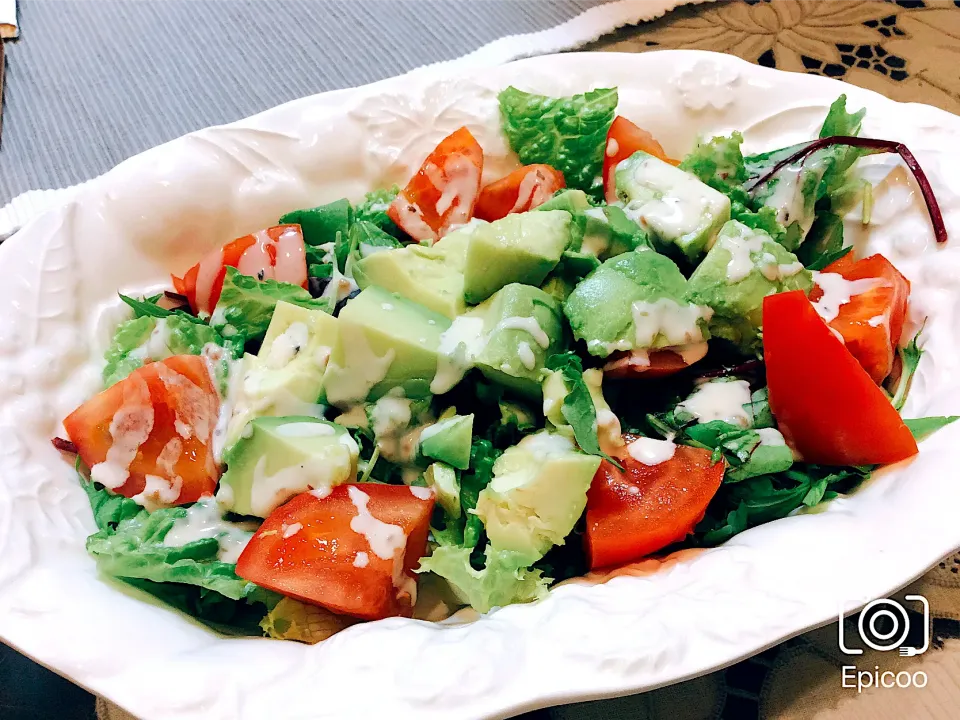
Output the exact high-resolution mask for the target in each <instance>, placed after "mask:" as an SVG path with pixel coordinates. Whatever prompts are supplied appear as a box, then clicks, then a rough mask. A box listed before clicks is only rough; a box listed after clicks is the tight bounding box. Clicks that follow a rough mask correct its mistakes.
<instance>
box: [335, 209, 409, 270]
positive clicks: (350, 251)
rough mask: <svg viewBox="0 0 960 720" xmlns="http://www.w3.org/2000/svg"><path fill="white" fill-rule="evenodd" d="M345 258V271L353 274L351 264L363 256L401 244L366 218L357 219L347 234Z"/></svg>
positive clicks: (391, 248) (398, 246) (392, 248)
mask: <svg viewBox="0 0 960 720" xmlns="http://www.w3.org/2000/svg"><path fill="white" fill-rule="evenodd" d="M347 238H348V242H349V244H348V246H347V259H346V269H345V272H346V274H347V275H349V276H351V277H352V276H353V265H354V264H355V263H357V262H358V261H360V260H362V259H363V258H365V257H369V256H370V255H373V254H374V253H377V252H381V251H383V250H394V249H396V248H401V247H403V244H402V243H401V242H400V241H399V240H397V239H396V238H395V237H393V235H390V234H389V233H387V232H385V231H383V230H381V229H380V228H379V227H378V226H377V225H375V224H374V223H372V222H368V221H367V220H357V221H356V222H355V223H354V224H353V226H351V228H350V232H349V233H348V234H347Z"/></svg>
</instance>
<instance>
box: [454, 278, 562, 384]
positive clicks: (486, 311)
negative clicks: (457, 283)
mask: <svg viewBox="0 0 960 720" xmlns="http://www.w3.org/2000/svg"><path fill="white" fill-rule="evenodd" d="M469 314H470V315H472V316H474V317H481V318H483V331H482V332H483V337H484V338H485V340H484V342H483V345H482V348H481V349H480V351H479V352H478V353H477V354H476V356H475V358H474V363H475V365H476V367H477V368H478V369H479V370H480V372H482V373H483V374H484V376H486V377H487V379H489V380H491V381H493V382H495V383H498V384H500V385H503V386H504V387H507V388H509V389H511V390H513V391H515V392H517V393H519V394H521V395H525V396H527V397H531V398H535V399H539V398H540V396H541V390H540V372H541V371H542V370H543V366H544V364H545V363H546V361H547V358H548V357H550V356H551V355H554V354H556V353H559V352H563V351H564V350H565V349H566V337H565V336H564V328H563V320H562V314H561V308H560V304H559V303H558V302H557V301H556V300H555V299H554V298H553V297H551V296H550V295H547V293H545V292H543V290H541V289H540V288H535V287H531V286H529V285H519V284H517V283H514V284H512V285H507V286H506V287H505V288H503V289H502V290H500V291H499V292H497V294H496V295H494V296H493V297H491V298H490V299H489V300H487V301H486V302H485V303H483V304H482V305H480V306H478V307H477V308H475V309H474V310H472V311H471V312H470V313H469Z"/></svg>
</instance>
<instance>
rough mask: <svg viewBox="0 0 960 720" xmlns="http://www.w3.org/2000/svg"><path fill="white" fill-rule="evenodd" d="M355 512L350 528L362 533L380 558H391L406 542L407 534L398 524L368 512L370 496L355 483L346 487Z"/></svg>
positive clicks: (359, 533)
mask: <svg viewBox="0 0 960 720" xmlns="http://www.w3.org/2000/svg"><path fill="white" fill-rule="evenodd" d="M347 494H348V495H349V496H350V501H351V502H352V503H353V506H354V507H355V508H356V509H357V514H356V516H355V517H353V518H352V519H351V520H350V529H351V530H353V531H354V532H355V533H357V534H358V535H362V536H363V537H364V539H365V540H366V541H367V542H368V543H369V545H370V549H371V550H372V551H373V554H374V555H376V556H377V557H378V558H380V559H381V560H392V559H393V558H394V557H395V556H396V555H397V553H399V552H400V551H402V550H403V549H404V548H405V547H406V544H407V535H406V533H405V532H403V528H401V527H400V526H399V525H391V524H389V523H385V522H383V521H382V520H378V519H377V518H375V517H374V516H373V515H371V514H370V510H369V509H368V508H367V504H368V503H369V502H370V496H369V495H367V493H365V492H364V491H363V490H361V489H360V488H358V487H357V486H356V485H351V486H349V487H348V488H347Z"/></svg>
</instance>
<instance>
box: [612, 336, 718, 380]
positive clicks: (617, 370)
mask: <svg viewBox="0 0 960 720" xmlns="http://www.w3.org/2000/svg"><path fill="white" fill-rule="evenodd" d="M678 350H679V348H678ZM706 354H707V344H706V343H702V344H699V345H692V346H690V347H689V349H687V350H683V351H680V352H677V351H675V350H671V349H668V348H664V349H663V350H652V351H650V352H647V351H640V352H637V351H634V352H624V353H617V354H616V355H614V356H611V358H610V360H608V361H607V364H606V365H604V366H603V374H604V375H606V376H607V377H609V378H615V379H619V378H644V379H646V380H654V379H656V378H663V377H668V376H670V375H673V374H675V373H678V372H680V371H681V370H686V369H687V368H688V367H690V366H691V365H693V364H694V363H695V362H699V361H700V360H702V359H703V358H704V356H705V355H706Z"/></svg>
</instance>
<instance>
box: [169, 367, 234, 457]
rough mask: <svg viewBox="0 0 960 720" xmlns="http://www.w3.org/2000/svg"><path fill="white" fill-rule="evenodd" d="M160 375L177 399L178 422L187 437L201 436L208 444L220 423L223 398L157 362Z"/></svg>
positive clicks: (177, 427)
mask: <svg viewBox="0 0 960 720" xmlns="http://www.w3.org/2000/svg"><path fill="white" fill-rule="evenodd" d="M155 367H156V370H157V376H158V377H159V378H160V382H162V383H163V385H164V386H165V387H166V389H167V391H168V394H169V397H170V398H173V403H172V408H173V411H174V424H175V427H176V429H177V432H178V434H180V435H181V436H182V437H183V438H185V439H186V438H189V437H197V438H199V439H200V441H201V442H202V443H204V444H205V445H206V444H207V443H209V442H210V438H211V436H212V434H213V430H214V426H215V425H216V423H217V411H218V404H219V400H218V399H217V398H215V397H213V396H211V395H210V393H208V392H207V391H206V390H204V389H203V388H201V387H200V386H199V385H195V384H194V383H193V381H192V380H190V378H188V377H187V376H185V375H181V374H180V373H178V372H177V371H176V370H173V369H172V368H170V367H168V366H167V365H164V364H163V363H157V364H156V366H155Z"/></svg>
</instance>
